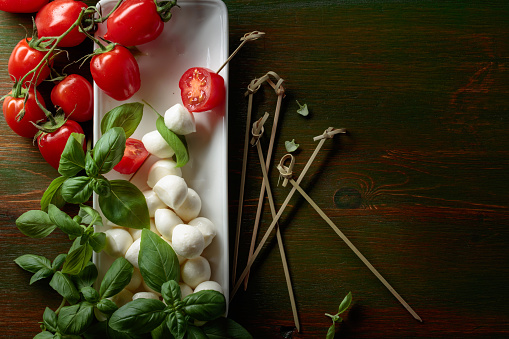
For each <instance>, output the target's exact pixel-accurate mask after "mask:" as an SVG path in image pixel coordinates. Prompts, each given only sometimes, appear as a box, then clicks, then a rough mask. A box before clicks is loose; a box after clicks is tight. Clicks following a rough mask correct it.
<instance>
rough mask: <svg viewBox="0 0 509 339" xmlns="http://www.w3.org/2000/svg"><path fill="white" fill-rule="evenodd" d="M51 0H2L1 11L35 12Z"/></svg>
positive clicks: (0, 1)
mask: <svg viewBox="0 0 509 339" xmlns="http://www.w3.org/2000/svg"><path fill="white" fill-rule="evenodd" d="M48 1H49V0H0V11H4V12H10V13H34V12H37V11H38V10H39V9H40V8H41V7H42V6H44V5H46V4H47V3H48Z"/></svg>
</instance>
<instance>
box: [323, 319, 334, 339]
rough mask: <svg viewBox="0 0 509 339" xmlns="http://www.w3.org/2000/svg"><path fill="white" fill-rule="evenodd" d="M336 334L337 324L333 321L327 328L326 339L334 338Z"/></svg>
mask: <svg viewBox="0 0 509 339" xmlns="http://www.w3.org/2000/svg"><path fill="white" fill-rule="evenodd" d="M335 335H336V324H335V323H332V325H331V326H330V327H329V329H328V330H327V335H326V336H325V339H334V336H335Z"/></svg>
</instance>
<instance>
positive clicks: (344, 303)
mask: <svg viewBox="0 0 509 339" xmlns="http://www.w3.org/2000/svg"><path fill="white" fill-rule="evenodd" d="M351 303H352V292H348V294H347V295H346V296H345V297H344V298H343V301H341V304H339V308H338V314H341V313H343V312H345V311H346V310H347V309H348V307H350V304H351Z"/></svg>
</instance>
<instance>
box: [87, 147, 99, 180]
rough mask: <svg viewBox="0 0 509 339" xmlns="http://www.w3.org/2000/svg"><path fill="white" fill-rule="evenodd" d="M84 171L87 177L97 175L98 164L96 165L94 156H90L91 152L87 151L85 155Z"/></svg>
mask: <svg viewBox="0 0 509 339" xmlns="http://www.w3.org/2000/svg"><path fill="white" fill-rule="evenodd" d="M85 172H86V173H87V175H88V176H89V177H94V178H95V177H96V176H98V175H99V166H97V163H96V162H95V160H94V158H92V152H87V155H86V156H85Z"/></svg>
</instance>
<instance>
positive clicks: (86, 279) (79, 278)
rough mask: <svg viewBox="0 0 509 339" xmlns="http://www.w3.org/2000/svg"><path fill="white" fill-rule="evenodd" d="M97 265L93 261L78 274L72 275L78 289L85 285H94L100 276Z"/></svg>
mask: <svg viewBox="0 0 509 339" xmlns="http://www.w3.org/2000/svg"><path fill="white" fill-rule="evenodd" d="M98 274H99V273H98V271H97V267H96V266H95V264H94V263H93V262H91V261H89V262H88V263H87V265H86V266H85V267H84V268H83V269H82V270H81V272H79V273H78V274H77V275H73V276H71V279H72V281H73V282H74V284H75V285H76V288H77V289H78V290H81V289H82V288H84V287H88V286H92V284H93V283H94V282H95V281H96V279H97V276H98Z"/></svg>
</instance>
